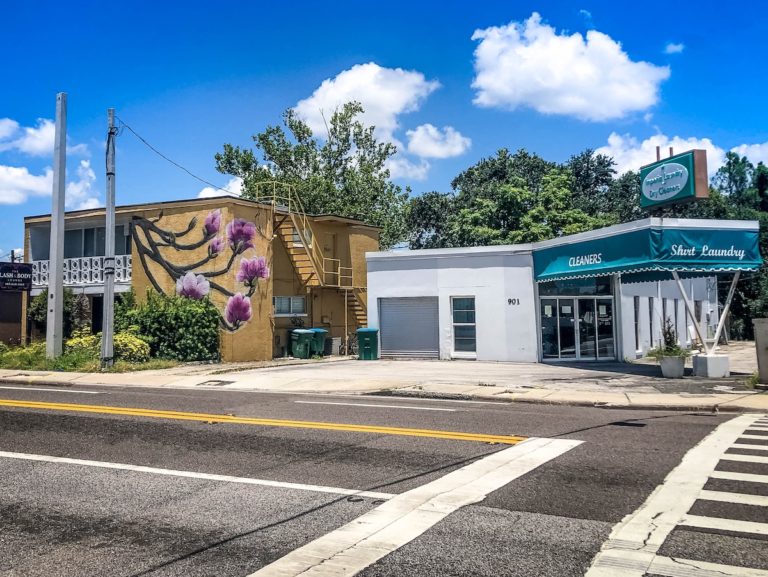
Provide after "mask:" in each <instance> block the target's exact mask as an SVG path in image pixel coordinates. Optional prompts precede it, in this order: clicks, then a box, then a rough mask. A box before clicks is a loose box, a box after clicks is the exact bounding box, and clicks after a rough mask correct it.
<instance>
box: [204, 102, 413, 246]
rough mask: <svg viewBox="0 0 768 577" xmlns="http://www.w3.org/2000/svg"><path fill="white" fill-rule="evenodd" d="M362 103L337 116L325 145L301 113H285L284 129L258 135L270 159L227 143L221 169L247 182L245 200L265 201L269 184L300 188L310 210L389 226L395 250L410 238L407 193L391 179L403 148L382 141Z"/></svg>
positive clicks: (386, 232)
mask: <svg viewBox="0 0 768 577" xmlns="http://www.w3.org/2000/svg"><path fill="white" fill-rule="evenodd" d="M362 112H363V107H362V106H361V105H360V103H358V102H349V103H347V104H345V105H343V106H342V107H341V108H339V109H337V110H336V111H334V112H333V114H332V115H331V117H330V119H329V122H328V126H327V130H328V132H327V134H326V135H325V138H324V139H323V142H322V144H321V143H320V142H319V141H318V140H317V139H316V138H315V135H313V133H312V130H311V129H310V128H309V126H308V125H307V124H306V122H304V121H303V120H302V119H301V118H299V117H298V116H297V114H296V112H295V111H294V110H292V109H288V110H286V111H285V113H284V114H283V124H284V127H283V126H268V127H267V128H266V129H265V130H264V131H263V132H260V133H258V134H256V135H255V136H254V137H253V140H254V143H255V148H256V149H257V150H258V151H260V154H261V157H262V160H263V162H260V161H259V159H258V158H257V155H256V154H255V153H254V152H253V151H252V150H248V149H243V148H240V147H239V146H232V145H230V144H225V145H224V150H223V152H221V153H218V154H216V168H217V170H218V171H219V172H222V173H225V174H231V175H233V176H238V177H240V178H242V179H243V193H242V195H243V197H245V198H254V199H255V198H259V197H260V196H263V194H264V190H263V189H261V188H260V187H259V184H260V183H263V182H266V181H275V180H277V181H279V182H284V183H287V184H290V185H292V186H294V187H295V189H296V191H297V193H298V195H299V198H300V199H301V203H302V205H303V206H304V209H305V210H306V211H307V212H309V213H312V214H324V213H325V214H337V215H339V216H344V217H348V218H356V219H359V220H362V221H364V222H366V223H368V224H372V225H375V226H380V227H382V232H381V245H382V247H384V248H387V247H390V246H392V245H394V244H396V243H397V242H399V241H401V240H404V239H405V238H406V236H407V229H406V209H407V201H408V192H409V190H408V189H406V191H405V192H403V191H402V189H401V188H400V187H399V186H397V185H395V184H393V183H392V182H391V181H390V173H389V170H388V168H387V161H388V160H389V159H390V158H392V156H393V155H394V154H395V153H396V148H395V146H394V145H393V144H391V143H388V142H379V141H377V139H376V137H375V136H374V128H375V127H373V126H365V125H363V124H362V122H361V121H360V120H359V119H358V117H359V115H360V114H362Z"/></svg>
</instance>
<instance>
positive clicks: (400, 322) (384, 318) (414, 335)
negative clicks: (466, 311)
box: [379, 297, 440, 358]
mask: <svg viewBox="0 0 768 577" xmlns="http://www.w3.org/2000/svg"><path fill="white" fill-rule="evenodd" d="M379 329H380V331H381V356H382V357H421V358H439V356H440V344H439V322H438V306H437V297H409V298H385V299H379Z"/></svg>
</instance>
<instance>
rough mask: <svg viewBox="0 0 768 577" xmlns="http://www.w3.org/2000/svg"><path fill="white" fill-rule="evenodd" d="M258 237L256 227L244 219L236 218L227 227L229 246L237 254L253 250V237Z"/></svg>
mask: <svg viewBox="0 0 768 577" xmlns="http://www.w3.org/2000/svg"><path fill="white" fill-rule="evenodd" d="M254 236H256V225H255V224H253V223H252V222H248V221H247V220H245V219H242V218H236V219H235V220H233V221H232V222H230V223H229V224H228V225H227V237H229V246H230V247H232V250H233V251H234V252H235V254H240V253H242V252H245V251H246V250H248V249H249V248H253V237H254Z"/></svg>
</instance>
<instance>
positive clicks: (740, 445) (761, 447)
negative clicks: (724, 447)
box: [731, 443, 768, 451]
mask: <svg viewBox="0 0 768 577" xmlns="http://www.w3.org/2000/svg"><path fill="white" fill-rule="evenodd" d="M731 449H750V450H752V449H754V450H756V451H768V445H747V444H744V443H736V444H735V445H731Z"/></svg>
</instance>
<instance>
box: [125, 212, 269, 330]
mask: <svg viewBox="0 0 768 577" xmlns="http://www.w3.org/2000/svg"><path fill="white" fill-rule="evenodd" d="M162 218H163V214H162V213H160V216H158V217H157V218H155V219H147V218H143V217H134V219H133V221H132V226H131V237H132V239H133V243H134V245H135V247H136V251H137V253H138V256H139V259H140V261H141V264H142V266H143V268H144V271H145V272H146V274H147V277H148V278H149V281H150V283H152V286H153V287H154V288H155V290H157V291H158V292H163V289H162V288H161V285H160V283H159V282H158V280H157V278H156V277H155V274H154V272H153V270H152V269H151V267H149V266H148V263H149V262H154V263H155V264H157V265H159V266H160V268H161V269H162V270H163V272H165V273H166V274H167V275H168V276H170V277H171V278H172V279H173V280H174V281H175V283H176V294H178V295H179V296H182V297H186V298H190V299H196V300H200V299H203V298H206V297H207V296H213V294H214V293H218V294H220V295H222V296H224V297H227V301H226V305H225V306H224V309H223V311H221V312H220V316H219V322H220V325H221V327H222V328H223V329H225V330H227V331H230V332H234V331H236V330H238V329H240V328H241V327H242V326H243V325H244V324H245V323H247V322H248V321H250V320H251V317H252V308H251V297H252V296H253V295H254V293H255V292H256V290H257V288H258V281H259V280H260V279H268V278H269V266H268V265H267V260H266V258H265V257H263V256H250V257H249V256H247V255H246V254H245V253H246V252H247V251H250V250H253V249H254V240H255V238H256V235H257V234H262V235H263V233H262V232H261V231H260V229H259V228H258V227H257V226H256V224H255V223H253V222H250V221H247V220H245V219H242V218H236V219H234V220H232V221H231V222H230V223H229V224H227V225H226V228H225V236H221V235H219V232H220V231H221V230H222V224H223V223H222V220H223V217H222V213H221V210H219V209H217V210H214V211H211V212H210V213H208V215H207V216H206V217H205V219H204V221H203V225H202V227H200V228H199V229H198V228H197V219H196V218H193V219H191V220H190V222H189V224H188V225H187V227H186V229H184V230H182V231H172V230H167V229H165V228H162V227H161V226H160V224H159V223H160V221H161V220H162ZM196 229H197V230H200V229H202V230H201V232H202V238H200V239H199V240H197V241H193V242H189V241H187V237H189V236H190V235H191V234H192V233H193V231H195V230H196ZM265 238H266V237H265ZM204 246H207V256H205V257H203V258H201V259H199V260H197V261H195V262H191V263H188V264H181V263H187V262H188V261H189V258H188V257H186V258H171V257H172V256H174V255H175V256H181V255H182V254H183V253H189V252H190V251H196V250H197V249H199V248H201V247H204ZM169 249H173V251H171V250H169ZM228 249H229V250H228ZM227 252H228V253H229V256H228V257H225V254H226V253H227ZM238 257H240V262H239V266H238V268H237V273H236V274H235V281H236V282H237V283H242V285H243V286H244V287H245V289H246V291H245V292H244V293H242V292H232V291H231V290H229V289H227V288H226V287H225V286H223V285H222V284H221V283H220V282H217V280H219V281H220V279H221V277H225V275H231V274H233V268H234V267H235V260H236V259H237V258H238ZM214 265H215V266H214ZM230 286H231V285H230Z"/></svg>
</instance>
